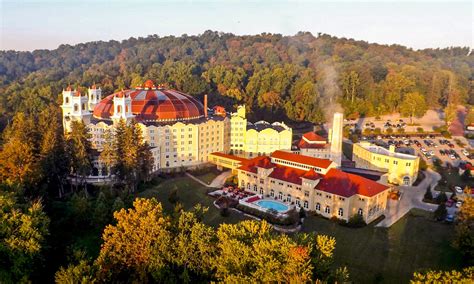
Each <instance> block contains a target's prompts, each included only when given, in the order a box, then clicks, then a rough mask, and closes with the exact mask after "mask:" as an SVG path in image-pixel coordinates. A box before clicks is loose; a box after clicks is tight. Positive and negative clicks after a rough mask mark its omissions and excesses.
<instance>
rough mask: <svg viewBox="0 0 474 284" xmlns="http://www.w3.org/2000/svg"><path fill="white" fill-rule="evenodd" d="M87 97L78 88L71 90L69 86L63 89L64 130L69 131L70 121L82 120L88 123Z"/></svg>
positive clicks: (89, 116) (89, 114)
mask: <svg viewBox="0 0 474 284" xmlns="http://www.w3.org/2000/svg"><path fill="white" fill-rule="evenodd" d="M88 100H89V99H88V97H87V96H86V95H82V94H81V92H80V91H79V90H72V88H71V87H70V86H69V87H67V88H66V90H63V103H62V105H61V109H62V111H63V128H64V131H65V132H71V122H72V121H82V122H84V124H89V123H90V119H91V113H90V112H89V108H88Z"/></svg>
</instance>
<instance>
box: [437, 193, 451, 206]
mask: <svg viewBox="0 0 474 284" xmlns="http://www.w3.org/2000/svg"><path fill="white" fill-rule="evenodd" d="M436 201H437V202H438V203H439V204H443V203H446V201H448V196H447V195H446V193H445V192H441V193H440V194H439V195H438V197H436Z"/></svg>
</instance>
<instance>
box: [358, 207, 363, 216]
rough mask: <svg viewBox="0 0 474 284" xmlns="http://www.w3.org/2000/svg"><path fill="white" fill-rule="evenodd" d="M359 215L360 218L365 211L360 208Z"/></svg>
mask: <svg viewBox="0 0 474 284" xmlns="http://www.w3.org/2000/svg"><path fill="white" fill-rule="evenodd" d="M357 214H359V215H360V216H362V215H363V214H364V211H363V210H362V208H359V210H357Z"/></svg>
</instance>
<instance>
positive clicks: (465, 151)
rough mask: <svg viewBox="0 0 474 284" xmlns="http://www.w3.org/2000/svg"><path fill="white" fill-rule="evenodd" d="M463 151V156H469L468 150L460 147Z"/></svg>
mask: <svg viewBox="0 0 474 284" xmlns="http://www.w3.org/2000/svg"><path fill="white" fill-rule="evenodd" d="M461 152H462V153H463V155H464V156H466V157H467V156H469V152H468V151H467V150H466V149H462V151H461Z"/></svg>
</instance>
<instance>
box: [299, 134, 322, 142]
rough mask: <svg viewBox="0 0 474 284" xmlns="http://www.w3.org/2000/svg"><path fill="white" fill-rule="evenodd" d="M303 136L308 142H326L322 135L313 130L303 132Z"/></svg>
mask: <svg viewBox="0 0 474 284" xmlns="http://www.w3.org/2000/svg"><path fill="white" fill-rule="evenodd" d="M303 138H304V139H306V140H307V141H308V142H326V139H325V138H324V137H321V136H319V135H318V134H316V133H314V132H306V133H305V134H303Z"/></svg>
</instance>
